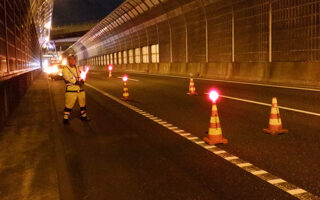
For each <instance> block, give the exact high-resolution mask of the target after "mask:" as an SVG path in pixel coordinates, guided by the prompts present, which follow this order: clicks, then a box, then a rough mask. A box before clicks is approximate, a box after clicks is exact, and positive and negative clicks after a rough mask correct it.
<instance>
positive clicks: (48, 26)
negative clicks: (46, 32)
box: [44, 21, 51, 29]
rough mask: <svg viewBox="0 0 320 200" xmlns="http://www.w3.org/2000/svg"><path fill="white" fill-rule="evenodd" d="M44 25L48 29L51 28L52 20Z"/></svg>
mask: <svg viewBox="0 0 320 200" xmlns="http://www.w3.org/2000/svg"><path fill="white" fill-rule="evenodd" d="M44 27H45V28H46V29H50V28H51V21H49V22H47V23H46V24H45V25H44Z"/></svg>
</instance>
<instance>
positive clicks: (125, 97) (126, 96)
mask: <svg viewBox="0 0 320 200" xmlns="http://www.w3.org/2000/svg"><path fill="white" fill-rule="evenodd" d="M121 99H122V100H124V101H128V100H129V90H128V88H127V82H126V81H124V82H123V94H122V98H121Z"/></svg>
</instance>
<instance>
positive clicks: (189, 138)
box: [186, 137, 199, 140]
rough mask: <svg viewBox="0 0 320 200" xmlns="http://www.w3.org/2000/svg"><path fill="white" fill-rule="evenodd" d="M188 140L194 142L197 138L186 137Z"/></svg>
mask: <svg viewBox="0 0 320 200" xmlns="http://www.w3.org/2000/svg"><path fill="white" fill-rule="evenodd" d="M186 138H187V139H188V140H196V139H199V138H198V137H186Z"/></svg>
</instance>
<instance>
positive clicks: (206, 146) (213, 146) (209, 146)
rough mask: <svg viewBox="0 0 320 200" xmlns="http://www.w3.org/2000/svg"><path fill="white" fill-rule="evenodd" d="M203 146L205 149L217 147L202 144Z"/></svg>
mask: <svg viewBox="0 0 320 200" xmlns="http://www.w3.org/2000/svg"><path fill="white" fill-rule="evenodd" d="M204 148H206V149H213V148H217V147H216V146H204Z"/></svg>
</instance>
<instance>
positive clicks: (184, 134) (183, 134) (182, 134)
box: [180, 131, 191, 136]
mask: <svg viewBox="0 0 320 200" xmlns="http://www.w3.org/2000/svg"><path fill="white" fill-rule="evenodd" d="M183 132H184V131H183ZM180 135H181V136H187V135H191V134H190V133H181V134H180Z"/></svg>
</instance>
